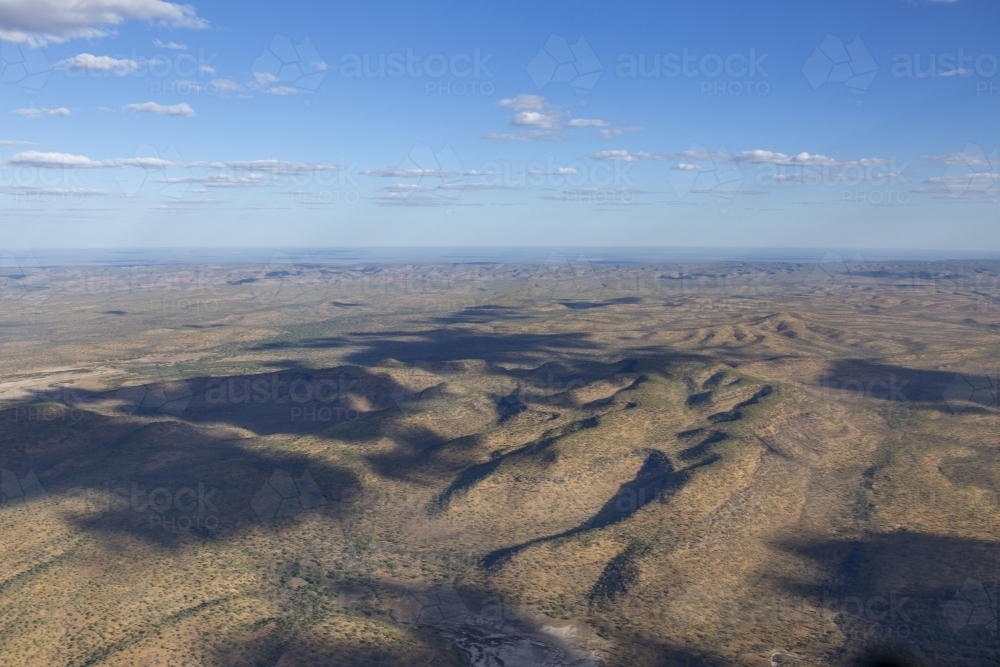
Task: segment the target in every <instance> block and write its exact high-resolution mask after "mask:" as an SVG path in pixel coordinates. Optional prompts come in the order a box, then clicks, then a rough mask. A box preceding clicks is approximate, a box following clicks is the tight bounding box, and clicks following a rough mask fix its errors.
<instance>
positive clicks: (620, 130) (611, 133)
mask: <svg viewBox="0 0 1000 667" xmlns="http://www.w3.org/2000/svg"><path fill="white" fill-rule="evenodd" d="M641 131H642V128H641V127H639V126H638V125H626V126H623V127H609V128H605V129H601V130H598V131H597V136H599V137H600V138H601V139H617V138H618V137H620V136H622V135H623V134H630V133H632V132H641Z"/></svg>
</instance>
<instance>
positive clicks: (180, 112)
mask: <svg viewBox="0 0 1000 667" xmlns="http://www.w3.org/2000/svg"><path fill="white" fill-rule="evenodd" d="M125 108H126V109H128V110H129V111H134V112H136V113H151V114H154V115H156V116H194V115H195V113H194V109H192V108H191V106H190V105H189V104H188V103H187V102H182V103H180V104H170V105H163V104H158V103H156V102H143V103H141V104H126V105H125Z"/></svg>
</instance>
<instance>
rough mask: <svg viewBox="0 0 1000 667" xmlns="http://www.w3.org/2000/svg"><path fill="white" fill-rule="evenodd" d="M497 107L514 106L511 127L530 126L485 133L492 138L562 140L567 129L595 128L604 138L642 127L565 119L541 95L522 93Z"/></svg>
mask: <svg viewBox="0 0 1000 667" xmlns="http://www.w3.org/2000/svg"><path fill="white" fill-rule="evenodd" d="M497 106H499V107H503V108H505V109H513V110H514V113H513V114H512V115H511V116H510V117H509V118H508V119H507V120H508V122H509V123H510V125H511V126H513V127H516V128H528V129H526V130H522V131H520V132H488V133H486V134H485V135H483V136H484V138H485V139H489V140H490V141H539V140H546V141H562V140H563V139H564V138H565V137H564V136H563V135H562V134H561V132H562V130H564V129H566V128H594V129H595V130H596V131H597V135H598V136H599V137H601V138H602V139H613V138H615V137H617V136H620V135H622V134H625V133H626V132H638V131H639V130H641V129H642V128H641V127H631V126H623V127H612V126H611V123H610V122H608V121H606V120H604V119H602V118H570V119H569V120H564V118H563V117H564V116H565V113H564V112H563V110H562V109H560V108H559V107H558V106H556V105H553V104H550V103H549V101H548V100H546V99H545V98H544V97H542V96H541V95H527V94H523V95H518V96H517V97H509V98H505V99H502V100H500V101H499V102H498V103H497Z"/></svg>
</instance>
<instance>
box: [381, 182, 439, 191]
mask: <svg viewBox="0 0 1000 667" xmlns="http://www.w3.org/2000/svg"><path fill="white" fill-rule="evenodd" d="M379 190H382V191H384V192H426V191H427V188H425V187H423V186H420V185H417V184H416V183H390V184H389V185H383V186H381V187H379Z"/></svg>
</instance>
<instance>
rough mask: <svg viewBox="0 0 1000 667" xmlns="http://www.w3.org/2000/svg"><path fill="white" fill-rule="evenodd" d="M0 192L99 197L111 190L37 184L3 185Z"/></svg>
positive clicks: (8, 193)
mask: <svg viewBox="0 0 1000 667" xmlns="http://www.w3.org/2000/svg"><path fill="white" fill-rule="evenodd" d="M0 194H5V195H16V196H19V197H25V196H28V197H31V196H36V197H46V196H48V197H98V196H103V195H109V194H111V193H110V192H106V191H104V190H93V189H90V188H55V187H45V186H37V185H2V186H0Z"/></svg>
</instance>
